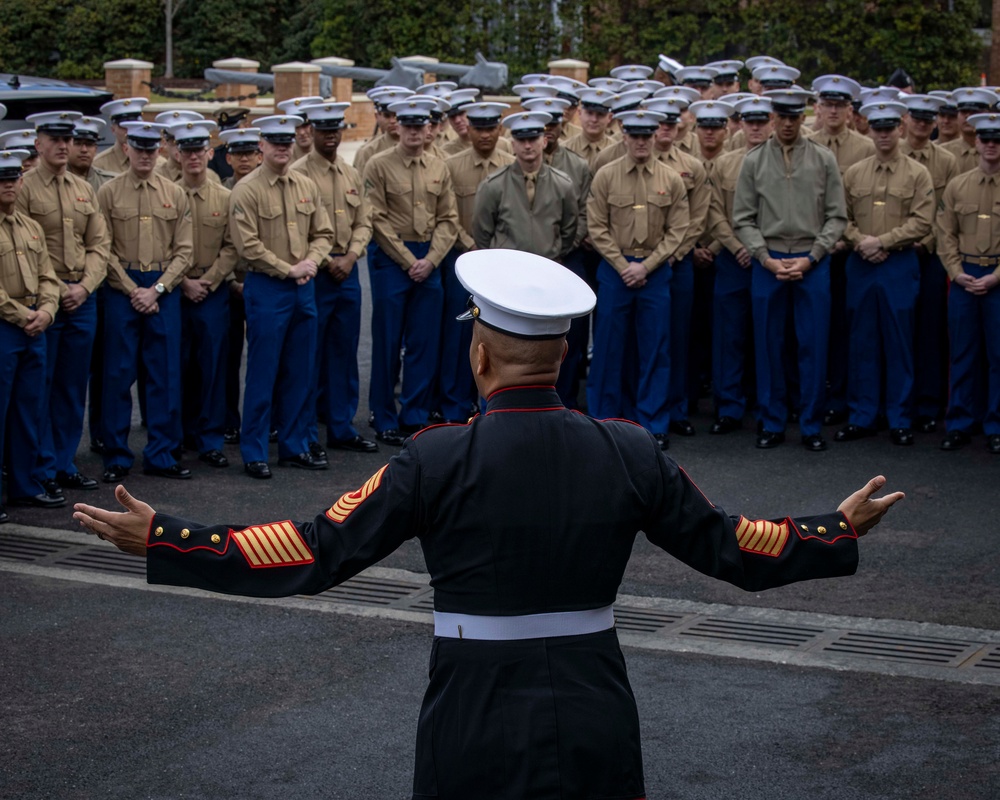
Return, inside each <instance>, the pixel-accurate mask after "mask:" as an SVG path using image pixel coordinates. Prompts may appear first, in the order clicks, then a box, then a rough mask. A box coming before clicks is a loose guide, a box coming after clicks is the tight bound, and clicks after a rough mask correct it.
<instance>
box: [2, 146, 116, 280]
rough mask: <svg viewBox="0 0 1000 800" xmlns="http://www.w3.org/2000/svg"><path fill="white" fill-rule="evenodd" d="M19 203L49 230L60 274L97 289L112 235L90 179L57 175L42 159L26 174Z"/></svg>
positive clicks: (48, 238)
mask: <svg viewBox="0 0 1000 800" xmlns="http://www.w3.org/2000/svg"><path fill="white" fill-rule="evenodd" d="M17 207H18V209H19V210H21V211H23V212H24V213H25V214H27V215H28V216H30V217H31V218H32V219H33V220H35V222H37V223H38V224H39V225H41V226H42V230H43V231H45V246H46V248H47V249H48V251H49V261H50V263H51V264H52V268H53V269H54V270H55V275H56V277H57V278H58V279H59V280H60V281H61V282H63V283H65V282H66V281H73V282H78V283H79V284H80V285H81V286H82V287H83V288H84V289H86V290H87V294H93V293H94V290H95V289H97V287H98V286H100V285H101V283H102V282H103V281H104V276H105V275H106V274H107V270H108V266H107V265H108V255H109V254H110V253H111V237H110V235H109V234H108V227H107V225H106V224H105V222H104V215H103V214H101V209H100V207H99V206H98V205H97V195H96V193H95V192H94V190H93V189H92V188H91V186H90V184H89V183H87V182H86V181H85V180H83V178H79V177H77V176H76V175H73V174H72V173H70V172H66V173H64V174H63V175H56V174H55V173H54V172H53V171H52V170H51V169H49V167H48V166H46V164H45V162H44V161H39V162H38V166H37V167H35V168H34V169H33V170H31V171H30V172H28V173H27V174H26V175H25V176H24V183H23V184H22V186H21V191H20V193H19V194H18V196H17ZM62 288H65V287H62Z"/></svg>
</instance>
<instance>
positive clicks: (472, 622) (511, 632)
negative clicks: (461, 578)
mask: <svg viewBox="0 0 1000 800" xmlns="http://www.w3.org/2000/svg"><path fill="white" fill-rule="evenodd" d="M614 625H615V613H614V607H613V606H604V608H591V609H587V610H586V611H556V612H552V613H550V614H523V615H521V616H515V617H487V616H479V615H476V614H452V613H450V612H447V611H435V612H434V635H435V636H443V637H445V638H447V639H481V640H489V641H508V640H513V639H545V638H548V637H550V636H579V635H581V634H584V633H597V632H598V631H606V630H608V629H609V628H613V627H614Z"/></svg>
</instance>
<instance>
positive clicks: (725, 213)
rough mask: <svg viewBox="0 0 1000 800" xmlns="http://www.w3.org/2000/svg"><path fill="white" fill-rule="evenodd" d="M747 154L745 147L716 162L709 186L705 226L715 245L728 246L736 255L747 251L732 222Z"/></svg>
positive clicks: (710, 174) (732, 151)
mask: <svg viewBox="0 0 1000 800" xmlns="http://www.w3.org/2000/svg"><path fill="white" fill-rule="evenodd" d="M746 154H747V151H746V148H745V147H741V148H738V149H736V150H731V151H730V152H728V153H723V154H722V155H721V156H719V157H718V158H717V159H715V160H714V161H713V162H712V163H711V166H710V167H709V168H708V184H709V186H710V187H711V189H712V195H711V201H710V203H709V207H708V219H707V220H706V223H705V224H706V228H707V232H708V234H709V235H710V236H711V237H712V239H713V242H712V244H713V245H719V246H720V247H725V248H726V250H728V251H729V252H730V253H732V254H733V255H736V254H737V253H738V252H739V251H740V250H742V249H743V243H742V242H741V241H740V240H739V239H738V238H737V236H736V234H735V233H734V232H733V223H732V219H733V197H734V196H735V194H736V181H737V179H738V178H739V177H740V168H741V167H742V166H743V159H744V158H745V157H746ZM712 251H713V252H714V253H716V254H718V252H719V250H718V249H716V247H714V246H713V247H712Z"/></svg>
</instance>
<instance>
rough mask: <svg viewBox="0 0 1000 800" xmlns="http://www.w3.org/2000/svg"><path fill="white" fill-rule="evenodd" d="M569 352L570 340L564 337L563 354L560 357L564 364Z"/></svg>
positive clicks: (560, 361)
mask: <svg viewBox="0 0 1000 800" xmlns="http://www.w3.org/2000/svg"><path fill="white" fill-rule="evenodd" d="M568 352H569V342H567V341H566V340H565V339H563V351H562V355H561V356H560V357H559V363H560V364H562V363H563V361H565V360H566V354H567V353H568Z"/></svg>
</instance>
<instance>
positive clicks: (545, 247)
mask: <svg viewBox="0 0 1000 800" xmlns="http://www.w3.org/2000/svg"><path fill="white" fill-rule="evenodd" d="M536 176H537V177H536V180H535V199H534V202H532V203H531V204H529V203H528V192H527V188H526V184H525V177H524V172H523V170H522V169H521V165H520V164H519V163H517V162H516V161H515V162H514V163H513V164H509V165H508V166H506V167H503V168H502V169H500V170H498V171H497V172H494V173H493V174H492V175H490V177H489V178H487V179H486V180H485V181H484V182H483V183H481V184H480V185H479V190H478V191H477V192H476V208H475V213H474V215H473V222H472V237H473V238H474V239H475V240H476V247H478V248H479V249H480V250H486V249H488V248H509V249H511V250H523V251H525V252H527V253H534V254H535V255H539V256H544V257H545V258H550V259H552V260H553V261H559V260H560V259H561V258H563V257H564V256H565V255H566V254H567V253H569V251H570V250H572V249H573V245H574V243H575V242H576V222H577V217H578V215H579V213H580V208H579V203H578V200H577V196H576V187H575V186H574V185H573V180H572V179H571V178H570V177H569V175H567V174H566V173H564V172H560V171H559V170H557V169H553V168H552V167H550V166H549V165H548V164H546V163H544V161H543V162H542V165H541V167H540V168H539V170H538V172H537V173H536Z"/></svg>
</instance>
